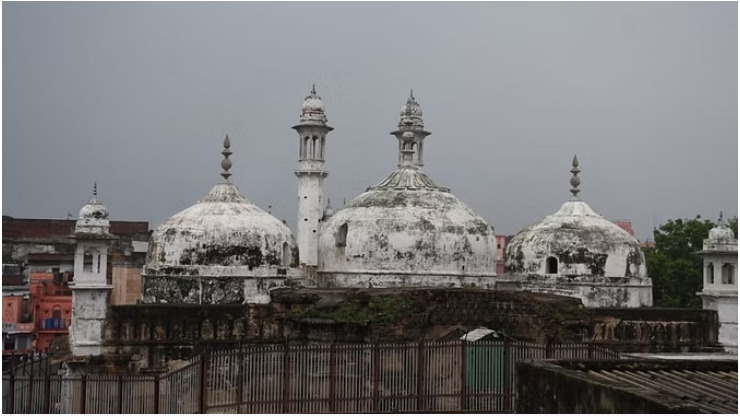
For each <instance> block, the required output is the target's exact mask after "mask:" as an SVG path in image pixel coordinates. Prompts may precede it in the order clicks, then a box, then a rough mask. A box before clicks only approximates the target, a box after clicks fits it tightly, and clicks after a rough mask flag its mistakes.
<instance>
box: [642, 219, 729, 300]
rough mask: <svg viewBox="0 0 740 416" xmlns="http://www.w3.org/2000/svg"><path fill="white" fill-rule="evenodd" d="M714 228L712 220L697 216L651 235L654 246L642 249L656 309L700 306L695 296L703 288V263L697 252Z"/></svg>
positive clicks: (671, 223)
mask: <svg viewBox="0 0 740 416" xmlns="http://www.w3.org/2000/svg"><path fill="white" fill-rule="evenodd" d="M734 221H735V227H737V219H735V220H734ZM713 227H714V223H713V222H712V221H709V220H702V219H701V217H700V216H698V215H697V216H696V218H694V219H690V220H689V219H677V220H669V221H668V222H667V223H665V224H663V225H661V226H660V228H658V229H656V230H655V231H654V232H653V236H654V238H655V247H654V248H649V249H646V250H645V259H646V261H647V268H648V275H649V276H650V277H652V279H653V301H654V304H655V306H662V307H670V308H700V307H701V299H700V298H699V297H698V296H697V295H696V293H697V292H699V291H701V288H702V276H701V272H702V262H701V257H700V256H699V255H698V254H696V252H697V251H700V250H701V249H702V243H703V241H704V239H705V238H707V235H708V234H709V230H711V229H712V228H713ZM735 229H737V228H735Z"/></svg>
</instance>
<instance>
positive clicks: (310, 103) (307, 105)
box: [301, 85, 324, 113]
mask: <svg viewBox="0 0 740 416" xmlns="http://www.w3.org/2000/svg"><path fill="white" fill-rule="evenodd" d="M301 111H302V112H303V113H319V112H321V113H323V112H324V101H323V100H322V99H321V97H319V95H318V94H317V93H316V86H315V85H314V86H313V88H311V92H310V93H309V94H308V96H307V97H306V98H305V99H304V100H303V104H302V105H301Z"/></svg>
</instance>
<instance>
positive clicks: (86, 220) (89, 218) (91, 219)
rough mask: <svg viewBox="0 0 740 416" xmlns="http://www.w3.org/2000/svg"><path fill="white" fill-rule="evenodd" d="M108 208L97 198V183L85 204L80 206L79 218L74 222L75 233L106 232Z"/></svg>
mask: <svg viewBox="0 0 740 416" xmlns="http://www.w3.org/2000/svg"><path fill="white" fill-rule="evenodd" d="M109 215H110V214H109V212H108V208H106V207H104V206H103V204H102V203H101V202H100V200H99V199H98V185H97V184H95V186H94V187H93V194H92V197H90V200H89V201H87V205H85V206H83V207H82V208H80V214H79V219H78V220H77V223H76V224H75V232H76V233H92V234H106V233H107V232H108V227H109V221H108V216H109Z"/></svg>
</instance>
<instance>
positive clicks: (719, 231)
mask: <svg viewBox="0 0 740 416" xmlns="http://www.w3.org/2000/svg"><path fill="white" fill-rule="evenodd" d="M699 254H700V255H701V256H702V258H703V260H704V264H703V277H702V278H703V289H702V291H701V292H699V293H698V295H699V296H700V297H701V298H702V303H703V307H704V309H711V310H715V311H717V315H718V316H719V322H720V325H721V326H720V329H719V341H720V342H721V343H722V345H724V347H725V350H726V351H727V352H730V353H733V354H737V351H738V349H737V344H738V338H737V323H738V322H737V320H738V310H737V239H736V238H735V234H734V232H733V231H732V230H731V229H730V228H729V227H727V226H726V225H725V224H724V223H723V222H722V220H720V223H719V224H718V225H717V226H716V227H714V228H712V229H711V230H710V231H709V236H708V238H706V239H705V240H704V242H703V250H702V251H701V252H700V253H699ZM728 266H729V267H730V273H729V276H728V275H727V274H726V269H725V268H726V267H728Z"/></svg>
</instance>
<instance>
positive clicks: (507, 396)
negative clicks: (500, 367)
mask: <svg viewBox="0 0 740 416" xmlns="http://www.w3.org/2000/svg"><path fill="white" fill-rule="evenodd" d="M510 348H511V344H510V343H509V338H506V337H504V354H503V355H504V411H505V412H508V411H509V409H511V384H512V382H513V377H511V375H512V371H511V370H512V368H511V351H510Z"/></svg>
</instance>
